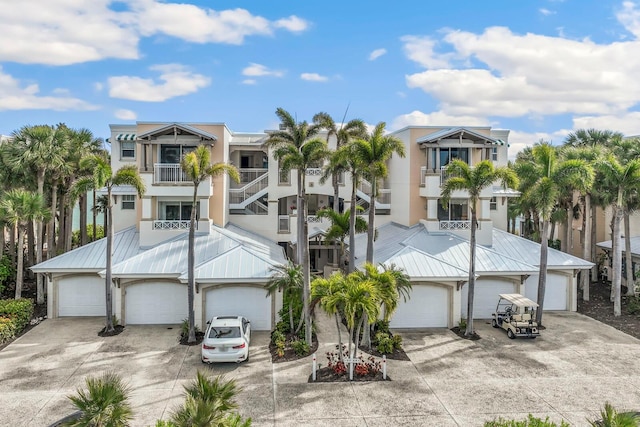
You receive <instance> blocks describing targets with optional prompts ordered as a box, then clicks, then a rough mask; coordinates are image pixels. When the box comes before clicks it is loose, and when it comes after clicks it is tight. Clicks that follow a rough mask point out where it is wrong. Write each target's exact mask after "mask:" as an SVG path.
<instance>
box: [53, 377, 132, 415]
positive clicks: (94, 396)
mask: <svg viewBox="0 0 640 427" xmlns="http://www.w3.org/2000/svg"><path fill="white" fill-rule="evenodd" d="M85 383H86V390H83V389H78V392H77V395H74V396H69V400H71V403H72V404H73V406H75V407H76V408H77V409H78V410H79V411H80V412H81V415H80V417H79V418H77V419H75V420H73V421H69V422H68V423H67V424H65V425H66V426H69V427H125V426H128V425H129V421H131V419H132V418H133V411H132V409H131V403H130V402H129V396H130V394H131V390H130V389H129V387H128V386H127V385H126V384H125V383H124V382H123V381H122V379H121V378H120V377H119V376H118V374H116V373H114V372H106V373H104V374H102V375H101V376H99V377H97V378H87V379H86V380H85Z"/></svg>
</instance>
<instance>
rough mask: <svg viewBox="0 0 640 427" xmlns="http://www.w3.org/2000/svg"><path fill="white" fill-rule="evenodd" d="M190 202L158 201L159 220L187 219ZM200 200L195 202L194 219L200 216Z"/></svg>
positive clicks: (189, 215) (188, 217)
mask: <svg viewBox="0 0 640 427" xmlns="http://www.w3.org/2000/svg"><path fill="white" fill-rule="evenodd" d="M191 206H192V205H191V202H160V203H159V204H158V210H159V215H160V218H159V219H161V220H166V221H189V220H190V219H191ZM199 214H200V202H198V203H197V204H196V220H198V219H199V217H200V215H199Z"/></svg>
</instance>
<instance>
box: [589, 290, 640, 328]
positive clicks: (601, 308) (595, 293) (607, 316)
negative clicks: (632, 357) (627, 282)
mask: <svg viewBox="0 0 640 427" xmlns="http://www.w3.org/2000/svg"><path fill="white" fill-rule="evenodd" d="M625 292H626V288H625V287H624V286H623V287H622V295H623V296H622V298H621V300H622V315H621V316H619V317H615V316H614V315H613V303H612V302H610V301H609V295H610V293H611V284H610V283H602V282H597V283H593V284H592V285H591V287H590V288H589V301H583V300H582V292H578V313H582V314H584V315H586V316H589V317H591V318H594V319H596V320H598V321H600V322H602V323H605V324H607V325H609V326H613V327H614V328H616V329H618V330H619V331H622V332H624V333H626V334H628V335H631V336H632V337H635V338H638V339H640V315H638V314H629V312H628V308H627V306H628V303H629V297H626V296H624V293H625Z"/></svg>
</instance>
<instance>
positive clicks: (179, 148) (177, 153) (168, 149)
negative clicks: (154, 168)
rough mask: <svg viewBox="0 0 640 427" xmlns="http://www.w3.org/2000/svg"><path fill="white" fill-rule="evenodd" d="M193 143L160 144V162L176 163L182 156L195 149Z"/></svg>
mask: <svg viewBox="0 0 640 427" xmlns="http://www.w3.org/2000/svg"><path fill="white" fill-rule="evenodd" d="M195 149H196V147H195V146H193V145H165V144H163V145H161V146H160V163H169V164H178V163H180V160H182V158H183V157H184V156H185V155H186V154H188V153H190V152H192V151H193V150H195Z"/></svg>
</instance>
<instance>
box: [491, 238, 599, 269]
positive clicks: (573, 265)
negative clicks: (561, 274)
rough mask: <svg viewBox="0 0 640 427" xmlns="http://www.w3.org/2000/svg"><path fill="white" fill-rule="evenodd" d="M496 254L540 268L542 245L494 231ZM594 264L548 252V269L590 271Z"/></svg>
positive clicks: (555, 252)
mask: <svg viewBox="0 0 640 427" xmlns="http://www.w3.org/2000/svg"><path fill="white" fill-rule="evenodd" d="M491 249H493V250H494V251H496V252H500V253H501V254H504V255H508V256H511V257H514V258H516V259H518V260H520V261H522V262H526V263H528V264H531V265H535V266H538V267H539V266H540V244H539V243H537V242H534V241H531V240H528V239H525V238H523V237H520V236H516V235H515V234H511V233H507V232H506V231H503V230H498V229H495V228H494V229H493V246H492V247H491ZM593 266H594V264H593V263H592V262H589V261H586V260H584V259H582V258H578V257H576V256H573V255H570V254H567V253H565V252H562V251H559V250H557V249H553V248H549V251H548V252H547V268H555V269H563V268H564V269H589V268H591V267H593Z"/></svg>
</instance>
